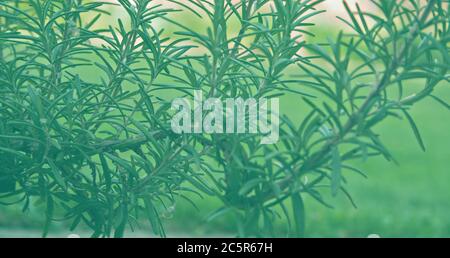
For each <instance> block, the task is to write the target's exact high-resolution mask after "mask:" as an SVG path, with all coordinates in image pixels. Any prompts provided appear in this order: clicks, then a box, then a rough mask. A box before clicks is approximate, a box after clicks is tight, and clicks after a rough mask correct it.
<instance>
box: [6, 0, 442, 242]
mask: <svg viewBox="0 0 450 258" xmlns="http://www.w3.org/2000/svg"><path fill="white" fill-rule="evenodd" d="M117 2H118V6H117V7H120V8H122V9H123V10H124V11H126V14H127V18H126V19H117V20H116V19H115V18H114V17H111V16H110V14H109V13H108V12H106V11H105V10H106V9H105V6H108V5H110V4H106V3H99V2H90V1H86V0H6V1H1V2H0V94H1V98H0V164H1V165H0V166H1V169H0V192H1V194H0V202H1V204H5V205H23V209H24V210H27V209H28V207H29V205H38V204H40V205H44V206H45V211H46V213H45V216H46V218H47V223H46V225H45V230H44V232H45V234H47V232H48V226H49V225H50V223H51V222H52V221H55V220H69V221H70V222H71V224H72V226H71V229H75V228H77V227H78V226H79V225H81V224H84V225H86V226H88V227H89V228H91V229H92V231H93V236H94V237H110V236H115V237H122V236H123V235H124V232H125V231H126V230H127V229H128V228H129V227H131V228H135V226H137V225H139V222H140V221H141V218H142V217H145V218H147V219H148V221H149V223H150V225H151V227H152V229H153V231H154V233H155V234H158V235H161V236H164V235H165V233H164V228H163V225H162V216H163V215H166V214H167V213H171V212H173V208H174V207H175V206H174V204H175V203H176V202H179V201H191V196H192V193H198V194H200V195H210V196H214V197H215V198H217V199H219V200H220V201H221V202H222V203H223V208H221V209H219V210H217V211H215V212H213V213H212V214H211V219H212V218H215V217H218V216H220V215H223V214H225V213H234V214H235V218H236V225H237V234H238V235H239V236H270V235H273V234H274V222H275V221H276V219H277V218H278V217H280V216H284V217H286V218H287V219H288V220H289V221H290V223H289V224H290V225H292V226H291V228H289V229H288V230H287V232H286V234H287V235H290V236H303V235H304V231H305V223H304V221H305V207H304V204H303V198H304V196H306V195H308V196H310V197H312V198H314V199H316V200H317V201H318V202H320V203H322V204H324V205H326V206H329V204H328V203H327V202H326V200H325V199H326V198H325V197H326V196H324V195H327V194H331V195H336V194H338V193H339V192H341V193H342V194H345V195H347V196H348V197H349V199H350V200H351V198H350V195H349V194H348V193H347V191H346V190H345V184H346V181H345V173H347V172H356V173H360V174H362V175H364V174H363V172H362V171H359V170H358V169H357V168H354V167H352V166H350V165H349V163H348V162H349V161H351V160H354V159H367V158H371V157H372V156H378V155H382V156H384V157H385V158H386V159H388V160H391V159H392V157H391V155H390V153H389V150H387V149H386V148H385V147H384V145H383V143H382V142H381V140H380V138H379V136H378V135H377V133H376V130H375V126H376V125H377V124H379V123H381V122H383V121H384V120H385V119H387V118H390V117H394V118H403V119H404V120H405V122H407V123H410V124H411V128H412V130H413V133H414V135H415V136H416V138H417V141H418V143H419V146H420V147H421V148H423V149H425V144H424V141H423V140H422V138H421V136H420V132H419V129H418V128H417V126H416V125H415V123H414V120H413V118H412V117H411V115H410V114H409V111H408V110H409V108H410V107H411V106H412V105H414V104H415V103H417V102H418V101H420V100H422V99H424V98H428V97H431V98H433V99H435V100H436V101H438V102H440V103H441V104H443V105H444V106H446V107H447V108H449V105H448V104H447V103H445V102H444V101H443V100H442V99H441V98H439V97H438V96H434V95H433V91H434V89H435V88H436V87H438V86H445V87H448V85H449V84H448V83H449V79H450V78H449V75H448V70H449V64H450V53H449V50H450V45H449V40H450V9H449V8H450V7H449V3H448V2H449V1H447V0H429V1H419V0H409V1H405V0H403V1H400V0H399V1H391V0H372V1H371V2H372V3H373V4H374V5H375V6H376V7H377V10H375V11H368V10H361V9H360V7H359V6H358V7H357V11H356V12H352V11H351V10H350V7H349V6H348V5H347V4H346V3H345V1H343V5H342V7H343V8H345V9H346V10H347V11H348V15H349V18H348V19H342V21H343V22H345V23H347V25H348V27H349V30H347V31H345V32H341V33H340V34H339V36H338V37H337V38H336V39H334V40H333V39H329V41H328V42H324V43H323V44H312V43H310V42H307V41H306V40H305V35H309V34H311V33H313V32H314V29H312V26H313V24H312V23H310V19H311V18H312V17H314V16H320V15H321V13H322V11H320V10H318V9H317V8H316V6H317V5H318V4H320V3H321V2H322V1H321V0H302V1H295V0H273V1H269V0H242V1H230V0H167V1H163V2H161V1H156V0H155V1H151V0H118V1H117ZM181 16H185V17H191V18H192V19H198V20H199V22H201V23H203V24H204V26H205V27H206V29H205V30H204V31H202V30H197V29H193V28H189V27H188V26H186V25H184V24H183V23H182V22H180V17H181ZM102 17H108V19H107V21H108V23H109V24H108V26H105V27H104V28H102V26H100V25H99V24H100V22H99V21H100V20H102ZM166 26H167V27H170V28H175V29H173V30H174V31H173V32H166V31H164V29H163V28H164V27H166ZM412 81H414V83H415V84H417V83H419V84H420V85H421V86H422V87H421V88H418V87H411V85H410V84H411V82H412ZM195 89H200V90H202V91H203V92H204V94H205V95H207V96H214V97H219V98H222V99H224V98H228V97H256V98H258V97H266V98H273V97H279V96H281V95H292V96H295V98H296V99H297V100H298V102H299V103H300V102H302V103H304V104H306V105H305V106H307V108H305V109H304V110H302V111H301V112H302V113H303V114H304V116H303V120H302V121H301V122H300V123H297V122H294V121H292V120H291V119H290V118H289V117H286V116H283V117H282V125H281V131H280V133H281V139H280V142H279V143H278V144H275V145H260V144H259V142H260V141H259V140H260V136H257V135H250V134H249V135H245V134H244V135H242V134H235V135H229V134H227V135H221V134H215V135H214V134H213V135H204V134H185V135H177V134H174V133H173V132H172V130H171V128H170V119H171V114H172V113H173V111H172V110H171V109H170V107H171V103H170V101H171V97H167V96H168V95H170V96H172V97H173V96H182V95H192V94H193V92H194V90H195ZM193 205H195V203H193Z"/></svg>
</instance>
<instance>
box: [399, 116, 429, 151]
mask: <svg viewBox="0 0 450 258" xmlns="http://www.w3.org/2000/svg"><path fill="white" fill-rule="evenodd" d="M402 110H403V113H404V114H405V116H406V119H407V120H408V122H409V124H410V125H411V128H412V130H413V132H414V136H415V137H416V140H417V142H418V143H419V145H420V148H422V150H423V151H426V147H425V144H424V142H423V140H422V136H421V135H420V131H419V128H417V125H416V123H415V122H414V119H413V118H412V117H411V115H410V114H409V113H408V111H406V110H404V109H402Z"/></svg>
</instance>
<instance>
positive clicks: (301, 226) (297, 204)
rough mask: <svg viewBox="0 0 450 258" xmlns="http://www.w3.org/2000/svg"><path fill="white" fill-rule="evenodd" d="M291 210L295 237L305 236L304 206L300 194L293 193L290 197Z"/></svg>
mask: <svg viewBox="0 0 450 258" xmlns="http://www.w3.org/2000/svg"><path fill="white" fill-rule="evenodd" d="M291 199H292V208H293V211H294V221H295V232H296V235H297V237H304V236H305V221H306V218H305V204H304V203H303V199H302V196H301V195H300V193H294V194H292V196H291Z"/></svg>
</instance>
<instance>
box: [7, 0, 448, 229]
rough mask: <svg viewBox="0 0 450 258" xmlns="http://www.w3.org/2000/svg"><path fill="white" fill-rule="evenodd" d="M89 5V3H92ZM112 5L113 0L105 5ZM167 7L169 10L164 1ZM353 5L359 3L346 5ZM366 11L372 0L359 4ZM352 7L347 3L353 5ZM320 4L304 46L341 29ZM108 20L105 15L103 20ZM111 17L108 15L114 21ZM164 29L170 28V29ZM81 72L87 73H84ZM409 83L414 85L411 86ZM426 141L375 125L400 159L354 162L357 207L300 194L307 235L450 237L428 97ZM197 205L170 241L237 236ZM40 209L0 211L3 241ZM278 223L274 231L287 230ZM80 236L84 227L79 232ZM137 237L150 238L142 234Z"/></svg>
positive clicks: (328, 5) (207, 202)
mask: <svg viewBox="0 0 450 258" xmlns="http://www.w3.org/2000/svg"><path fill="white" fill-rule="evenodd" d="M93 2H94V1H93ZM109 2H114V0H109ZM161 2H162V3H163V4H164V5H170V4H169V3H167V2H165V1H161ZM348 2H349V3H351V2H356V1H348ZM360 2H362V3H360V4H361V5H362V6H364V7H365V8H371V7H370V4H369V5H367V6H366V5H365V4H367V3H369V1H360ZM351 6H352V5H351ZM322 7H323V8H324V9H326V10H327V11H328V12H327V13H324V14H322V15H319V16H318V17H316V18H314V22H316V23H317V24H318V25H319V26H316V27H313V28H310V30H312V32H313V33H314V34H315V37H308V40H309V41H316V42H323V41H324V40H326V38H327V37H334V36H335V35H337V33H338V31H339V30H340V29H342V28H344V27H345V26H343V23H342V22H340V21H338V19H336V17H335V16H336V15H343V16H345V12H344V11H343V7H342V5H341V3H340V1H336V0H326V1H325V3H323V4H322ZM107 8H109V10H108V11H110V12H111V13H113V15H112V16H111V17H109V18H103V20H101V21H100V23H99V24H98V25H97V26H99V27H103V26H104V25H107V24H108V23H109V22H112V20H111V19H118V18H120V17H122V16H123V17H125V16H126V15H125V14H124V13H123V11H122V10H121V9H119V8H116V7H114V6H110V7H107ZM105 17H106V16H105ZM112 17H113V18H112ZM178 19H179V22H180V23H183V24H184V25H186V26H187V27H190V28H195V29H201V28H202V26H205V25H204V24H202V23H201V22H199V20H196V19H192V17H189V18H186V17H179V18H178ZM160 26H166V32H167V33H170V32H171V30H172V28H171V25H169V24H161V25H160ZM82 72H83V73H85V74H89V73H91V74H92V75H91V76H96V75H95V73H93V72H92V71H89V70H86V71H82ZM412 85H413V86H414V82H412ZM444 86H445V87H439V88H438V90H437V92H438V93H437V95H439V96H441V97H442V98H443V99H444V100H445V101H450V96H449V94H448V86H450V85H444ZM302 105H303V104H302V103H301V100H300V99H299V98H296V97H290V98H289V97H287V98H286V99H283V101H281V112H282V113H284V114H286V115H288V116H289V117H291V118H292V119H294V120H295V119H296V117H298V116H301V115H299V113H300V112H299V110H301V106H302ZM411 115H412V116H413V117H414V118H415V119H416V122H417V124H418V126H419V127H420V129H421V133H422V137H423V139H425V144H426V147H427V151H426V152H425V153H424V152H422V150H421V149H420V148H419V147H418V145H417V142H416V141H415V139H414V135H413V133H412V132H411V130H410V127H409V126H408V124H407V123H404V122H402V121H396V120H392V119H390V120H389V121H387V122H386V123H384V124H382V125H381V126H379V128H377V130H378V132H379V133H380V135H381V140H383V141H384V142H385V144H386V146H387V147H388V149H390V150H391V153H392V154H393V155H394V157H395V158H396V160H397V164H396V163H388V162H387V161H386V160H384V159H383V158H381V157H377V158H374V159H369V160H367V161H365V162H363V161H356V162H353V164H354V165H355V166H356V167H358V168H361V169H362V170H363V171H365V172H366V173H367V175H368V176H369V178H368V180H365V179H363V178H361V177H360V176H358V175H349V176H348V177H347V180H348V181H349V184H348V185H349V186H348V190H349V192H350V193H351V194H352V195H353V196H354V197H355V202H356V204H357V206H358V208H354V207H353V206H352V205H351V203H349V202H348V200H346V199H344V196H343V195H339V196H337V197H336V198H335V199H334V200H331V203H333V206H334V208H333V209H328V208H325V207H323V206H321V205H319V204H317V203H316V202H315V201H314V200H311V199H310V198H309V197H305V206H306V209H307V218H306V219H307V225H308V227H307V232H308V236H311V237H366V236H368V235H369V234H378V235H380V236H382V237H400V236H407V237H450V216H449V215H450V166H449V162H450V113H449V112H448V110H446V109H445V108H444V107H443V106H442V105H439V104H438V103H437V102H435V101H433V100H431V99H427V100H425V101H423V102H421V103H419V104H417V105H416V106H414V107H413V108H412V109H411ZM192 198H193V199H194V202H195V203H196V205H197V207H198V209H197V208H195V207H193V206H192V205H191V204H189V203H187V202H179V203H178V204H177V206H176V207H174V208H175V212H174V213H173V214H171V215H170V216H167V217H166V218H164V224H165V225H166V226H167V228H168V236H228V235H230V234H231V232H233V231H234V229H235V227H236V225H235V224H234V223H235V220H234V219H233V218H232V217H231V216H232V215H229V216H223V217H220V218H217V219H215V220H212V221H208V223H205V220H206V218H207V217H208V213H209V212H210V211H212V210H215V209H217V208H219V207H220V205H221V204H220V203H219V202H218V201H216V200H215V199H213V198H207V197H205V198H200V197H198V196H192ZM43 212H44V211H43V210H40V208H38V207H31V208H30V210H29V211H27V212H26V213H25V214H23V213H22V211H21V209H20V207H17V206H7V207H5V206H0V237H4V236H11V235H12V236H25V237H26V236H39V235H40V231H39V230H40V229H41V228H42V224H43V223H44V218H43V216H42V213H43ZM286 223H287V222H286V221H283V220H281V221H279V222H278V225H277V226H278V227H279V228H280V229H281V228H284V227H286ZM65 228H66V225H64V224H61V223H59V224H58V223H55V225H53V226H52V230H51V233H50V236H52V235H53V236H64V235H68V234H69V232H66V231H64V229H65ZM76 233H79V234H81V235H83V234H84V233H83V229H82V228H81V229H80V231H79V232H76ZM135 234H136V235H138V236H140V235H148V234H147V232H146V231H145V229H144V230H143V231H141V232H137V233H135Z"/></svg>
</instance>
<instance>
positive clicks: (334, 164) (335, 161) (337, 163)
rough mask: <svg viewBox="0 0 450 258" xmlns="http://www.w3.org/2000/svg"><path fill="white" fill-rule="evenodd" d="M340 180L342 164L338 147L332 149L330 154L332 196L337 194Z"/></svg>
mask: <svg viewBox="0 0 450 258" xmlns="http://www.w3.org/2000/svg"><path fill="white" fill-rule="evenodd" d="M341 180H342V163H341V155H340V154H339V149H338V147H334V148H333V151H332V154H331V193H332V194H333V196H336V195H337V194H338V191H339V189H340V188H341Z"/></svg>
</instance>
